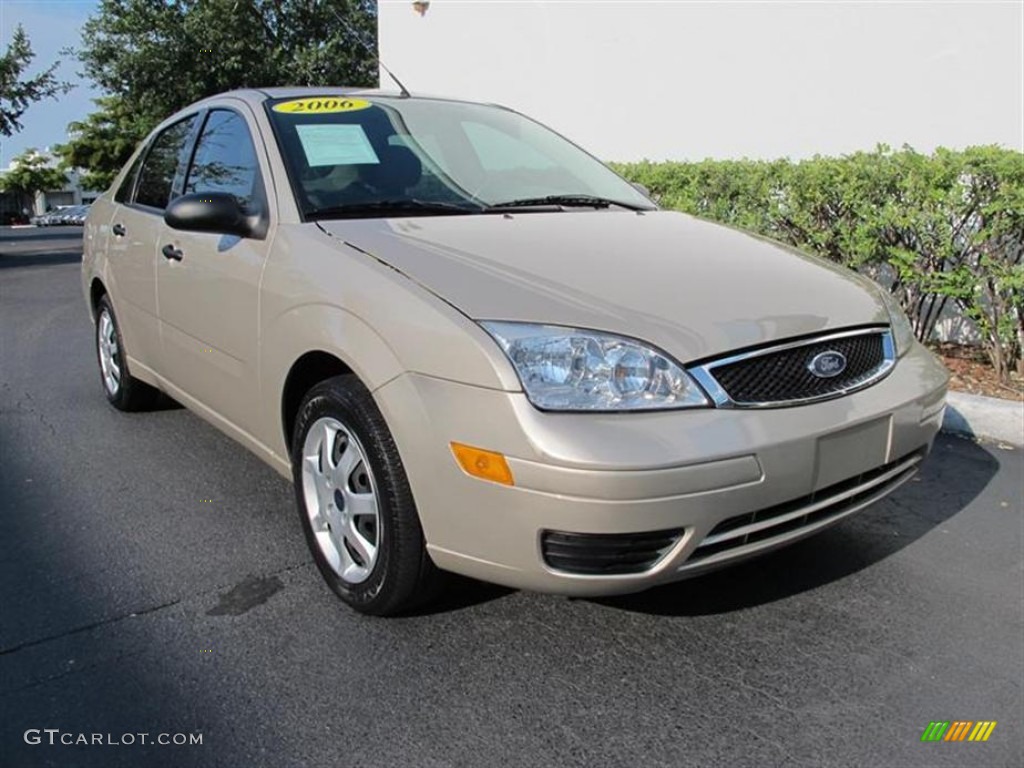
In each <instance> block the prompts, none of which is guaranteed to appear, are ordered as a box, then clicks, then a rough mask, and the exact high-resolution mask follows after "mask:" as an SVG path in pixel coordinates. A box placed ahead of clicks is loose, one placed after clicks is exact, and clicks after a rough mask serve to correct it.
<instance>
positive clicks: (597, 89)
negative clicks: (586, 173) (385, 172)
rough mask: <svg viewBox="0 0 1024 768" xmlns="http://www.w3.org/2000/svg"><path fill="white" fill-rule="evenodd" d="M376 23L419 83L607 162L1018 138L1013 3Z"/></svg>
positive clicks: (554, 9)
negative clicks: (500, 112) (514, 118)
mask: <svg viewBox="0 0 1024 768" xmlns="http://www.w3.org/2000/svg"><path fill="white" fill-rule="evenodd" d="M414 6H415V7H414ZM424 6H426V7H425V12H424V13H423V14H422V15H420V13H419V11H420V10H424ZM379 30H380V32H379V34H380V50H381V56H382V58H383V61H384V63H385V64H386V65H387V66H388V67H390V68H391V69H392V70H393V71H394V72H395V74H397V75H398V76H399V77H400V78H401V79H402V81H403V82H404V83H405V85H406V86H407V87H408V88H409V89H410V90H411V91H413V92H414V93H417V92H418V93H424V94H440V95H449V96H454V97H461V98H467V99H474V100H481V101H493V102H498V103H502V104H505V105H507V106H510V107H512V108H514V109H518V110H520V111H522V112H525V113H527V114H529V115H530V116H532V117H535V118H537V119H539V120H540V121H542V122H544V123H546V124H548V125H550V126H551V127H553V128H555V129H556V130H558V131H561V132H563V133H565V134H566V135H567V136H569V137H570V138H572V139H573V140H575V141H578V142H579V143H580V144H582V145H583V146H584V147H585V148H587V149H589V150H591V151H592V152H594V153H595V154H596V155H598V156H599V157H601V158H602V159H604V160H622V161H630V160H639V159H642V158H649V159H652V160H665V159H673V160H695V159H702V158H705V157H713V158H740V157H751V158H777V157H786V156H788V157H792V158H799V157H808V156H811V155H814V154H842V153H846V152H852V151H855V150H861V149H865V150H866V149H872V148H873V147H874V146H875V145H876V144H877V143H879V142H884V143H887V144H890V145H892V146H896V147H899V146H902V145H903V144H909V145H911V146H913V147H914V148H915V149H917V150H920V151H925V152H927V151H931V150H932V149H934V148H935V147H936V146H946V147H951V148H962V147H964V146H969V145H975V144H993V143H994V144H1002V145H1004V146H1007V147H1014V148H1017V149H1022V150H1024V117H1022V115H1024V3H1022V2H1020V0H1010V1H1008V2H1004V1H1000V0H995V1H992V0H973V1H971V2H939V1H938V0H936V1H935V2H929V3H923V2H922V3H919V2H883V1H882V0H878V1H874V2H873V1H871V0H868V1H858V2H847V1H843V0H822V1H820V2H807V1H806V0H805V1H804V2H785V1H781V0H780V1H779V2H749V1H748V2H743V1H737V0H719V1H718V2H701V1H700V0H678V1H676V2H672V1H670V0H650V1H648V0H618V1H615V0H561V1H558V0H552V1H551V2H531V1H530V0H521V1H512V0H431V2H429V3H424V2H419V3H413V2H410V1H409V0H381V2H380V6H379ZM381 85H382V87H387V88H392V87H394V86H393V84H392V83H391V82H390V80H389V79H388V78H387V77H386V76H383V77H382V79H381Z"/></svg>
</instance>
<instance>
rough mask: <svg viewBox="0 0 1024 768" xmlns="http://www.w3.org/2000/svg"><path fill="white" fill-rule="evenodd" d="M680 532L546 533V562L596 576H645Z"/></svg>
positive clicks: (543, 547)
mask: <svg viewBox="0 0 1024 768" xmlns="http://www.w3.org/2000/svg"><path fill="white" fill-rule="evenodd" d="M682 534H683V531H682V530H681V529H676V530H671V531H650V532H647V533H567V532H565V531H544V532H543V533H542V534H541V538H540V546H541V553H542V555H543V556H544V562H545V563H547V564H548V566H549V567H551V568H553V569H555V570H557V571H565V572H567V573H580V574H589V575H595V576H612V575H615V574H624V573H642V572H643V571H646V570H649V569H650V568H653V567H654V565H655V564H656V563H657V562H658V561H659V560H660V559H661V558H662V557H664V555H665V553H667V552H668V551H669V550H670V549H672V547H673V546H674V545H675V543H676V542H677V541H679V537H680V536H682Z"/></svg>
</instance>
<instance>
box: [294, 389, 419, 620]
mask: <svg viewBox="0 0 1024 768" xmlns="http://www.w3.org/2000/svg"><path fill="white" fill-rule="evenodd" d="M325 416H329V417H331V418H334V419H337V420H338V421H340V422H341V423H342V424H343V425H344V426H345V427H346V429H349V430H351V431H352V432H353V433H354V434H355V436H356V438H357V439H358V440H359V443H360V444H361V446H362V448H363V451H364V452H365V454H366V458H367V460H368V461H369V463H370V470H371V473H372V475H373V480H374V484H375V486H376V488H375V490H376V494H377V509H378V531H377V548H378V549H377V562H376V563H375V564H374V567H373V570H372V571H371V572H370V576H369V577H368V578H367V579H366V580H365V581H362V582H360V583H358V584H351V583H349V582H347V581H345V580H344V579H342V578H341V577H340V576H339V575H338V574H337V573H335V572H334V569H333V568H331V566H330V564H329V563H328V561H327V559H326V558H325V557H324V555H323V553H322V552H321V551H320V547H319V545H318V544H317V542H316V539H315V537H314V535H313V529H312V525H311V524H310V520H309V515H308V513H307V510H306V499H305V494H304V492H303V482H302V448H303V445H304V443H305V440H306V435H307V433H308V431H309V428H310V427H311V426H312V425H313V424H315V423H316V421H317V420H318V419H320V418H322V417H325ZM382 430H383V431H384V432H385V433H386V434H387V435H388V438H389V439H390V433H387V426H386V425H385V423H384V420H383V417H382V416H381V415H380V412H379V411H378V410H377V408H376V404H375V403H374V402H373V398H372V396H371V395H370V393H369V392H368V391H367V390H366V389H365V387H363V386H362V385H361V384H359V382H358V380H356V379H355V378H354V377H351V376H342V377H338V378H335V379H331V380H329V381H326V382H323V383H322V384H319V385H317V386H316V387H314V388H313V389H312V390H310V392H309V394H308V395H307V396H306V398H305V400H304V401H303V403H302V405H301V406H300V408H299V413H298V416H297V417H296V421H295V431H294V434H293V438H292V457H291V459H292V475H293V482H294V485H295V495H296V502H297V506H298V511H299V517H300V520H301V523H302V530H303V533H304V534H305V537H306V543H307V544H308V545H309V549H310V551H311V552H312V554H313V559H314V561H315V562H316V565H317V568H318V569H319V570H320V573H321V574H322V575H323V577H324V580H325V581H326V582H327V583H328V585H329V586H330V587H331V589H332V590H334V592H335V593H336V594H337V595H338V596H339V597H340V598H341V599H342V600H343V601H344V602H346V603H348V604H349V605H350V606H352V607H353V608H355V609H357V610H359V611H361V612H363V613H370V614H383V613H389V612H390V610H389V608H390V605H391V604H393V603H394V602H395V598H396V597H400V596H396V595H394V594H392V593H393V591H394V590H393V589H392V587H393V586H398V585H397V583H396V582H398V581H400V578H399V576H400V575H399V573H398V569H399V565H400V559H401V557H402V555H403V554H405V555H407V556H408V555H409V554H411V553H408V552H403V551H401V548H402V541H403V538H405V537H402V536H400V535H399V527H400V526H401V525H404V524H407V523H408V521H404V522H403V521H402V520H401V519H400V518H399V515H400V514H401V510H400V509H399V506H400V504H401V503H402V499H401V492H400V489H401V488H407V480H406V478H405V474H404V469H403V468H402V466H401V463H400V462H396V461H395V459H396V458H397V457H392V458H391V459H390V460H389V458H388V457H387V456H386V455H385V452H384V450H383V448H382V446H381V442H380V438H379V437H378V436H379V435H381V431H382ZM399 473H400V474H399ZM413 514H414V515H415V512H413ZM415 525H416V528H417V532H418V530H419V525H418V519H417V520H416V523H415ZM419 535H420V536H422V534H421V533H420V534H419Z"/></svg>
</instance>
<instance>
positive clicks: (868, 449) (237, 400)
mask: <svg viewBox="0 0 1024 768" xmlns="http://www.w3.org/2000/svg"><path fill="white" fill-rule="evenodd" d="M82 280H83V289H84V292H85V296H86V298H87V300H88V303H89V308H90V310H91V313H92V317H93V319H94V321H95V328H96V350H97V359H98V363H99V371H100V378H101V382H102V386H103V390H104V392H105V393H106V397H107V399H108V400H109V401H110V403H111V404H112V405H113V406H114V407H115V408H119V409H121V410H142V409H145V408H146V407H147V406H149V405H151V404H152V403H153V401H154V397H156V396H157V394H158V393H159V392H164V393H166V394H168V395H170V396H171V397H173V398H174V399H176V400H178V401H179V402H181V403H183V404H184V405H185V406H186V407H188V408H189V409H191V410H192V411H194V412H195V413H196V414H198V415H199V416H200V417H202V418H203V419H205V420H207V421H208V422H210V423H211V424H213V425H214V426H216V427H217V428H218V429H220V430H222V431H224V432H225V433H227V434H228V435H229V436H231V437H232V438H234V439H235V440H236V441H237V442H239V443H241V444H242V445H243V446H245V447H246V448H248V449H249V450H250V451H252V452H253V453H255V454H256V455H257V456H259V457H260V458H261V459H263V460H264V461H265V462H266V463H268V464H269V465H270V466H272V467H273V468H274V469H276V470H277V471H278V472H280V473H281V474H282V475H285V476H286V477H288V478H291V479H292V481H293V482H294V486H295V493H296V500H297V506H298V511H299V520H300V522H301V526H302V529H303V531H304V534H305V537H306V540H307V542H308V544H309V547H310V549H311V551H312V554H313V557H314V559H315V561H316V564H317V566H318V567H319V569H320V571H321V573H322V574H323V576H324V579H325V580H326V582H327V584H328V585H330V587H331V588H332V589H333V590H334V591H335V592H336V593H337V594H338V595H339V596H340V597H341V598H342V599H343V600H344V601H345V602H346V603H348V604H349V605H351V606H352V607H354V608H355V609H357V610H359V611H363V612H365V613H370V614H378V615H387V614H394V613H397V612H401V611H403V610H407V609H409V608H410V607H412V606H414V605H416V604H418V603H421V602H423V601H424V600H427V599H428V598H429V597H431V596H432V595H434V594H436V592H437V590H438V588H439V585H441V584H442V583H443V582H442V580H441V575H442V574H443V572H446V571H450V572H457V573H461V574H466V575H468V576H472V577H476V578H479V579H484V580H488V581H492V582H497V583H499V584H504V585H508V586H512V587H517V588H525V589H531V590H538V591H543V592H553V593H560V594H566V595H609V594H617V593H627V592H633V591H638V590H642V589H646V588H648V587H651V586H654V585H657V584H662V583H665V582H671V581H674V580H677V579H681V578H684V577H688V576H691V575H694V574H699V573H702V572H705V571H708V570H710V569H713V568H717V567H721V566H724V565H727V564H730V563H734V562H736V561H739V560H741V559H743V558H746V557H750V556H753V555H756V554H759V553H763V552H767V551H769V550H772V549H775V548H778V547H780V546H782V545H785V544H788V543H790V542H792V541H795V540H797V539H800V538H802V537H805V536H808V535H810V534H812V533H814V532H816V531H819V530H821V529H822V528H824V527H826V526H829V525H832V524H834V523H836V522H837V521H839V520H841V519H843V518H844V517H846V516H848V515H850V514H852V513H854V512H856V511H857V510H859V509H862V508H864V507H865V506H867V505H869V504H871V503H872V502H874V501H876V500H878V499H880V498H882V497H883V496H885V495H886V494H888V493H889V492H891V491H892V490H893V489H895V488H896V487H898V486H899V485H900V484H901V483H903V482H905V481H906V480H907V479H908V478H910V477H911V476H912V475H913V474H914V473H915V472H916V471H917V469H918V467H919V466H920V463H921V461H922V460H923V459H924V457H925V456H926V454H927V453H928V451H929V449H930V447H931V444H932V440H933V438H934V437H935V434H936V432H937V430H938V428H939V425H940V423H941V420H942V415H943V409H944V402H945V391H946V381H947V375H946V373H945V371H944V370H943V368H942V367H941V366H940V365H939V364H938V363H937V361H936V360H935V358H934V357H933V356H932V355H931V354H930V353H929V352H928V351H927V350H925V349H924V348H923V347H922V346H921V345H920V344H919V343H917V342H916V341H915V339H914V334H913V332H912V329H911V327H910V325H909V323H908V321H907V319H906V317H905V316H904V315H903V314H902V312H901V311H900V309H899V307H898V306H897V305H896V304H895V303H894V301H893V300H892V299H891V298H890V296H889V295H888V293H887V292H885V291H883V290H881V289H879V288H878V287H877V286H876V285H875V284H874V283H872V282H870V281H869V280H867V279H865V278H863V277H860V276H858V275H856V274H853V273H852V272H849V271H846V270H844V269H841V268H839V267H837V266H834V265H830V264H828V263H825V262H822V261H819V260H817V259H815V258H812V257H810V256H807V255H805V254H803V253H800V252H797V251H794V250H791V249H789V248H787V247H785V246H782V245H780V244H778V243H775V242H772V241H769V240H765V239H762V238H758V237H755V236H752V235H749V234H745V233H742V232H738V231H735V230H732V229H728V228H725V227H722V226H718V225H715V224H711V223H708V222H705V221H701V220H698V219H695V218H692V217H689V216H686V215H683V214H680V213H675V212H671V211H664V210H660V209H659V208H658V207H657V206H656V205H655V204H654V203H653V202H652V201H651V200H650V199H649V198H648V197H647V195H645V194H644V193H643V192H642V191H641V190H639V189H637V188H635V187H634V186H632V185H630V184H629V183H627V182H626V181H624V180H623V179H622V178H620V177H619V176H617V175H616V174H615V173H613V172H612V171H611V170H609V169H608V168H607V167H605V166H604V165H602V164H601V163H600V162H598V161H597V160H596V159H594V158H593V157H592V156H590V155H588V154H587V153H586V152H584V151H583V150H581V149H580V148H578V147H577V146H575V145H574V144H572V143H570V142H569V141H568V140H566V139H565V138H563V137H561V136H560V135H558V134H556V133H554V132H553V131H551V130H549V129H547V128H545V127H544V126H542V125H540V124H538V123H536V122H534V121H533V120H531V119H529V118H527V117H524V116H523V115H521V114H518V113H516V112H514V111H511V110H508V109H504V108H501V107H497V106H492V105H483V104H475V103H468V102H464V101H456V100H447V99H437V98H419V97H412V98H410V97H403V96H396V95H388V94H385V93H381V92H376V91H352V90H345V89H317V90H309V89H267V90H251V91H236V92H231V93H227V94H224V95H221V96H217V97H214V98H210V99H207V100H205V101H202V102H199V103H197V104H194V105H192V106H191V107H188V108H187V109H184V110H182V111H181V112H179V113H178V114H176V115H173V116H172V117H170V118H168V119H167V120H166V121H165V122H164V123H163V124H161V125H160V126H158V127H157V129H156V130H155V131H154V132H153V133H152V135H151V136H149V137H148V138H147V139H146V141H145V142H144V143H143V144H142V146H141V147H140V148H139V149H138V151H137V152H136V153H135V156H134V157H133V158H132V159H131V160H130V161H129V163H128V164H127V167H126V168H125V169H124V170H123V171H122V172H121V174H120V175H119V177H118V178H117V180H116V181H115V183H114V185H113V186H112V188H111V190H110V191H109V192H107V193H106V194H105V195H103V196H102V197H101V198H100V199H99V200H97V201H96V203H95V204H93V206H92V209H91V211H90V213H89V216H88V220H87V222H86V229H85V253H84V257H83V262H82Z"/></svg>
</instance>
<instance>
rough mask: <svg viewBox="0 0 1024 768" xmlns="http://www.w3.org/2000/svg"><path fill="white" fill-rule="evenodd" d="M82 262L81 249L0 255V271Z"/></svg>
mask: <svg viewBox="0 0 1024 768" xmlns="http://www.w3.org/2000/svg"><path fill="white" fill-rule="evenodd" d="M81 260H82V249H81V248H79V249H77V250H71V251H55V252H54V251H48V252H46V253H26V254H23V255H22V254H10V253H0V269H9V268H12V267H19V268H21V267H52V266H55V265H57V264H78V263H79V262H81Z"/></svg>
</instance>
